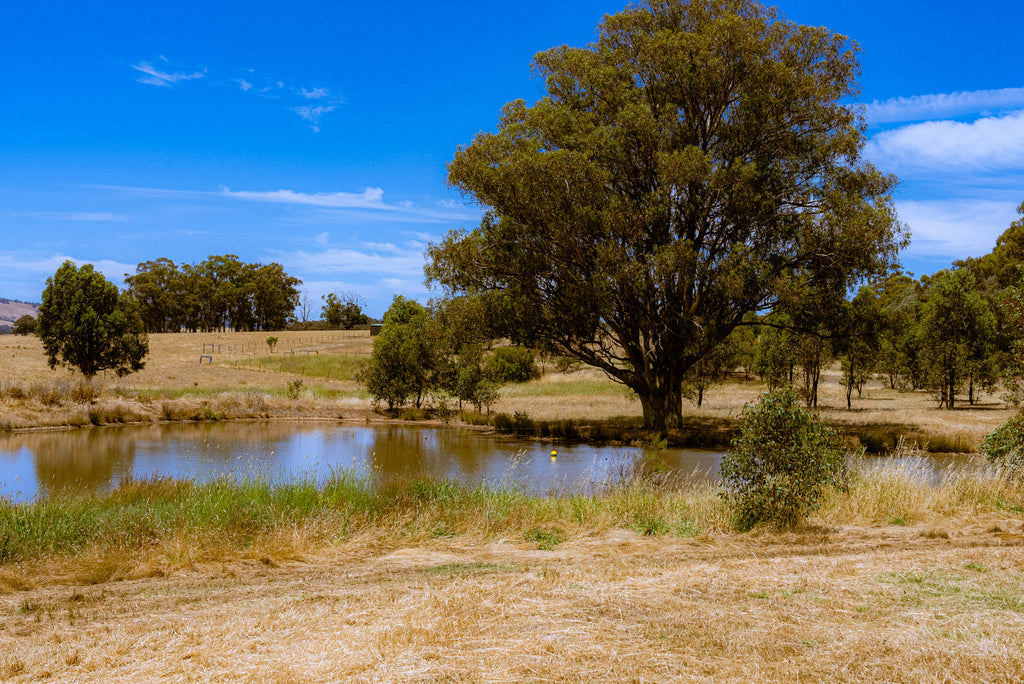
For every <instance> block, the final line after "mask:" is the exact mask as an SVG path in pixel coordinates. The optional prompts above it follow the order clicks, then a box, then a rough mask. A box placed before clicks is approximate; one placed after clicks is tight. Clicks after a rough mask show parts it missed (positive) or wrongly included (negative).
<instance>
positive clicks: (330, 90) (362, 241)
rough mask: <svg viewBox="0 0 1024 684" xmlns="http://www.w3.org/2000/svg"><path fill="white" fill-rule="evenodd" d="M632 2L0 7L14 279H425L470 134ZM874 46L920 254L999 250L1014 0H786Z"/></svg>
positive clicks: (1012, 91)
mask: <svg viewBox="0 0 1024 684" xmlns="http://www.w3.org/2000/svg"><path fill="white" fill-rule="evenodd" d="M625 4H626V3H625V1H624V0H620V1H618V2H611V1H604V0H567V1H560V2H558V1H556V2H550V1H548V2H537V1H535V0H525V1H521V2H517V3H504V4H494V5H493V6H492V5H490V4H488V3H476V2H459V1H456V2H447V3H437V4H434V3H423V2H388V1H386V0H384V1H381V2H375V3H365V2H361V3H350V2H326V1H321V2H307V1H304V0H296V1H293V2H290V3H270V2H260V1H251V2H245V3H241V2H238V3H232V2H201V3H200V2H176V3H163V4H153V3H139V2H135V1H132V2H95V1H88V0H79V1H77V2H62V1H57V2H48V3H28V2H11V3H7V5H6V6H5V12H4V14H5V16H4V21H3V22H2V23H0V65H2V66H0V93H2V95H0V97H2V98H3V102H2V106H0V297H7V298H13V299H23V300H28V301H38V300H39V297H40V293H41V291H42V288H43V286H44V283H45V280H46V278H47V277H48V276H50V275H52V273H53V272H54V271H55V270H56V268H57V266H59V265H60V263H61V262H62V261H63V260H64V259H68V258H70V259H73V260H75V261H77V262H79V263H86V262H88V263H93V264H96V265H97V267H98V268H99V269H100V270H101V271H103V272H104V273H105V274H106V275H107V277H108V278H110V279H111V280H114V281H115V282H117V283H118V284H120V283H121V278H122V277H123V275H124V274H125V273H130V272H134V270H135V266H136V264H138V263H139V262H141V261H146V260H149V259H156V258H160V257H167V258H170V259H173V260H174V261H176V262H178V263H182V262H188V263H195V262H199V261H201V260H203V259H205V258H206V257H207V256H209V255H211V254H225V253H233V254H237V255H238V256H239V257H240V258H241V259H243V260H245V261H252V262H263V263H266V262H269V261H277V262H279V263H281V264H282V265H283V266H284V267H285V270H286V271H287V272H288V273H290V274H292V275H295V276H297V277H299V278H301V279H302V280H303V281H304V285H303V289H304V290H305V291H306V292H307V293H308V294H309V295H310V296H311V297H312V298H313V299H314V300H315V301H317V302H319V298H320V296H321V295H322V294H324V293H326V292H331V291H355V292H357V293H359V294H360V295H361V296H362V297H363V299H364V300H365V302H366V305H367V306H366V310H367V311H368V312H369V313H370V314H371V315H376V316H379V315H381V314H382V313H383V312H384V310H385V309H386V308H387V306H388V304H389V302H390V301H391V298H392V296H393V295H394V294H402V295H405V296H410V297H415V298H417V299H420V300H422V301H425V300H426V299H427V297H429V296H430V294H429V293H428V292H427V290H426V288H425V286H424V285H423V273H422V265H423V248H424V246H425V245H426V244H427V243H429V242H432V241H437V240H439V239H440V238H441V237H442V236H443V235H444V234H445V233H446V232H447V231H448V230H449V229H452V228H459V227H464V228H471V227H472V226H474V225H475V224H476V222H477V221H478V219H479V209H478V208H477V207H476V206H474V205H472V204H467V203H466V201H465V199H464V198H462V197H461V196H459V194H458V193H456V192H454V191H452V190H450V189H448V187H447V185H446V182H445V164H446V163H447V162H448V161H449V160H450V159H451V158H452V156H453V154H454V152H455V150H456V148H457V146H458V145H460V144H467V143H469V142H470V140H471V139H472V137H473V135H474V134H475V133H476V132H478V131H480V130H482V129H483V130H493V128H494V126H495V123H496V121H497V117H498V113H499V110H500V108H501V106H502V105H503V104H504V103H505V102H507V101H509V100H511V99H514V98H519V97H522V98H524V99H526V100H527V101H529V102H532V101H534V100H536V99H537V98H539V97H541V96H542V95H543V88H542V86H543V84H542V83H541V82H540V81H539V80H538V79H534V78H532V77H531V73H530V61H531V58H532V56H533V55H534V53H536V52H538V51H540V50H544V49H547V48H549V47H552V46H554V45H558V44H562V43H568V44H571V45H580V46H582V45H585V44H587V43H588V42H591V41H592V40H593V39H594V38H595V29H596V27H597V24H598V22H599V21H600V19H601V17H602V16H603V15H604V14H606V13H613V12H616V11H619V10H621V9H622V8H623V7H624V6H625ZM779 7H780V9H781V10H782V12H783V13H784V14H785V16H786V17H787V18H789V19H791V20H793V21H796V22H798V23H802V24H813V25H825V26H828V27H830V28H831V29H833V30H835V31H837V32H839V33H843V34H845V35H847V36H849V37H850V38H851V39H852V40H854V41H856V42H857V43H858V44H859V45H860V47H861V49H862V53H861V55H860V61H861V67H862V75H861V79H860V85H861V90H862V93H861V96H860V97H859V98H858V102H860V103H862V104H864V105H866V107H867V114H868V121H869V124H870V129H869V142H868V147H867V154H868V156H869V158H870V159H871V160H872V161H874V162H875V163H876V164H877V165H878V166H880V167H881V168H883V169H885V170H887V171H890V172H893V173H896V174H897V175H898V176H899V177H900V179H901V185H900V188H899V190H898V192H897V197H896V199H897V209H898V211H899V214H900V217H901V219H902V220H903V221H904V222H905V223H907V224H908V225H909V227H910V228H911V230H912V233H913V243H912V245H911V247H910V248H909V249H907V250H906V251H905V252H904V254H903V262H904V265H905V266H906V267H907V268H908V269H909V270H910V271H912V272H914V273H915V274H917V275H920V274H923V273H931V272H934V271H936V270H938V269H940V268H943V267H945V266H948V265H949V263H950V262H951V261H952V260H953V259H957V258H961V257H964V256H968V255H981V254H984V253H987V252H988V251H990V250H991V248H992V246H993V245H994V243H995V239H996V238H997V237H998V235H999V234H1000V233H1001V232H1002V231H1004V230H1005V229H1006V228H1007V227H1008V226H1009V224H1010V222H1012V221H1013V220H1014V219H1015V218H1016V217H1017V214H1016V207H1017V206H1018V205H1019V204H1020V203H1021V202H1022V201H1024V59H1022V58H1021V55H1020V37H1019V31H1020V27H1021V26H1022V25H1024V7H1022V5H1021V3H1018V2H1015V1H1014V2H1009V1H1007V2H993V1H989V0H977V1H975V2H972V3H963V2H951V1H948V0H936V1H932V2H892V1H891V0H890V1H888V2H878V1H875V0H864V1H861V2H846V1H843V0H833V1H831V2H821V0H793V1H787V2H782V3H781V4H780V5H779Z"/></svg>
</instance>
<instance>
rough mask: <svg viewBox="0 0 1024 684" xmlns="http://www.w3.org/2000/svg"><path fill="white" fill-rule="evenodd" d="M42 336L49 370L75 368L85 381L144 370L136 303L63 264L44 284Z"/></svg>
mask: <svg viewBox="0 0 1024 684" xmlns="http://www.w3.org/2000/svg"><path fill="white" fill-rule="evenodd" d="M38 334H39V337H40V338H42V341H43V349H44V350H45V352H46V356H47V361H48V362H49V364H50V368H55V367H56V366H57V364H58V363H60V364H62V365H65V366H68V367H71V368H77V369H78V370H79V371H81V372H82V374H83V375H85V377H87V378H91V377H93V376H94V375H96V374H97V373H99V372H100V371H105V370H112V371H114V372H115V373H116V374H117V375H118V376H124V375H128V374H129V373H134V372H135V371H139V370H141V369H142V368H143V366H144V365H145V363H144V362H143V359H144V358H145V356H146V354H147V353H148V352H149V340H148V338H147V336H146V328H145V325H144V324H143V322H142V317H141V316H140V315H139V308H138V305H137V303H136V302H135V300H134V299H132V298H131V297H130V296H126V295H123V294H121V293H119V292H118V290H117V287H116V286H115V285H113V284H112V283H110V282H108V281H107V279H106V278H104V277H103V275H102V274H100V273H98V272H96V271H95V270H94V269H93V267H92V265H91V264H86V265H84V266H82V267H81V268H77V267H76V266H75V265H74V264H73V263H72V262H70V261H65V262H64V264H63V265H62V266H61V267H60V268H58V269H57V272H56V273H54V274H53V276H52V277H51V278H47V280H46V289H45V290H43V301H42V304H41V305H40V306H39V323H38Z"/></svg>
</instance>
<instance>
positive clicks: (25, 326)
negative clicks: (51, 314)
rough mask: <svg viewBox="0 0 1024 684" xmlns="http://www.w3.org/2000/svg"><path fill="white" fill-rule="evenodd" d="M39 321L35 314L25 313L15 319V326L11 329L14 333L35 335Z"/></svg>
mask: <svg viewBox="0 0 1024 684" xmlns="http://www.w3.org/2000/svg"><path fill="white" fill-rule="evenodd" d="M36 324H37V321H36V319H35V317H34V316H29V315H28V314H25V315H24V316H21V317H20V318H18V320H16V321H14V327H13V328H12V329H11V334H12V335H35V333H36Z"/></svg>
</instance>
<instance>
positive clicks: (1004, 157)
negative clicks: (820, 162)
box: [865, 110, 1024, 171]
mask: <svg viewBox="0 0 1024 684" xmlns="http://www.w3.org/2000/svg"><path fill="white" fill-rule="evenodd" d="M865 153H866V154H867V156H868V157H869V158H870V159H872V161H874V162H875V163H876V164H878V165H879V166H881V167H882V168H887V167H891V166H896V167H922V168H926V169H929V170H937V171H952V170H955V169H974V170H992V169H1007V168H1020V167H1024V110H1021V111H1017V112H1013V113H1011V114H1007V115H1005V116H999V117H985V118H982V119H978V120H977V121H973V122H970V123H961V122H959V121H928V122H925V123H920V124H912V125H910V126H904V127H902V128H897V129H895V130H892V131H885V132H882V133H878V134H877V135H875V136H874V137H873V138H872V139H871V141H870V142H869V143H868V145H867V148H866V150H865Z"/></svg>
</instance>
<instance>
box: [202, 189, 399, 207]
mask: <svg viewBox="0 0 1024 684" xmlns="http://www.w3.org/2000/svg"><path fill="white" fill-rule="evenodd" d="M218 194H220V195H222V196H223V197H230V198H232V199H240V200H247V201H250V202H272V203H275V204H302V205H307V206H313V207H328V208H332V209H390V208H391V207H389V206H388V205H386V204H384V202H383V199H384V190H382V189H381V188H366V189H365V190H363V191H362V192H361V193H354V192H320V193H313V194H309V193H304V192H295V191H294V190H272V191H269V192H253V191H249V190H239V191H232V190H230V189H228V188H221V189H220V192H219V193H218Z"/></svg>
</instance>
